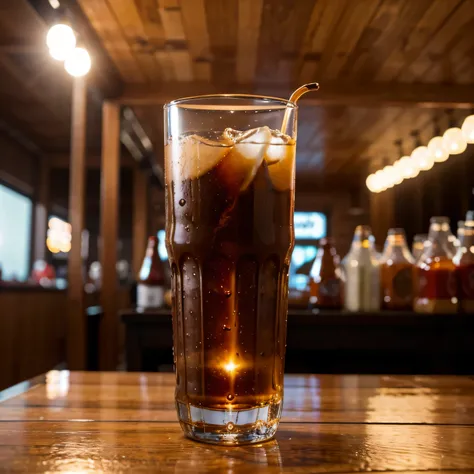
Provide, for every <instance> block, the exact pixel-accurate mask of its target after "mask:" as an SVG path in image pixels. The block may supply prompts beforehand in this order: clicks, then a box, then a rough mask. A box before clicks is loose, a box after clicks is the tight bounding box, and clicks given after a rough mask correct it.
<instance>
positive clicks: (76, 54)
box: [64, 48, 91, 77]
mask: <svg viewBox="0 0 474 474" xmlns="http://www.w3.org/2000/svg"><path fill="white" fill-rule="evenodd" d="M64 68H65V69H66V71H67V72H68V73H69V74H71V76H74V77H81V76H85V75H86V74H87V73H88V72H89V71H90V69H91V57H90V56H89V53H88V52H87V50H86V49H84V48H76V49H74V51H73V52H72V53H71V54H70V55H69V56H68V57H67V58H66V61H65V62H64Z"/></svg>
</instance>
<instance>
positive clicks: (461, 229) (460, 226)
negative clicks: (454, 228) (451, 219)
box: [456, 221, 465, 247]
mask: <svg viewBox="0 0 474 474" xmlns="http://www.w3.org/2000/svg"><path fill="white" fill-rule="evenodd" d="M464 224H465V221H458V232H457V235H456V237H457V239H458V247H459V245H461V240H462V238H463V235H464Z"/></svg>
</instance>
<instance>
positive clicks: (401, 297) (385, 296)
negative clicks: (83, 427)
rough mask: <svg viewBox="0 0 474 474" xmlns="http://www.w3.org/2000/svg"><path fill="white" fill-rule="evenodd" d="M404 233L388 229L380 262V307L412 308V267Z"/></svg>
mask: <svg viewBox="0 0 474 474" xmlns="http://www.w3.org/2000/svg"><path fill="white" fill-rule="evenodd" d="M414 263H415V259H414V258H413V256H412V254H411V253H410V251H409V250H408V246H407V242H406V238H405V231H404V230H403V229H389V231H388V235H387V239H386V240H385V246H384V250H383V254H382V258H381V261H380V277H381V285H382V307H383V308H384V309H391V310H410V309H411V308H412V306H413V265H414Z"/></svg>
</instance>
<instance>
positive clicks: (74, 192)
mask: <svg viewBox="0 0 474 474" xmlns="http://www.w3.org/2000/svg"><path fill="white" fill-rule="evenodd" d="M86 108H87V83H86V79H85V78H83V77H80V78H75V79H74V82H73V93H72V128H71V162H70V168H69V221H70V223H71V228H72V231H71V236H72V241H71V250H70V252H69V259H68V279H69V282H68V297H69V301H68V324H67V363H68V368H69V369H70V370H83V369H85V366H86V316H85V303H84V277H83V262H82V255H81V237H82V230H83V228H84V217H85V165H86V160H85V153H86V125H87V123H86V120H87V117H86Z"/></svg>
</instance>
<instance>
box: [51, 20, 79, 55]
mask: <svg viewBox="0 0 474 474" xmlns="http://www.w3.org/2000/svg"><path fill="white" fill-rule="evenodd" d="M46 45H47V46H48V48H49V54H51V56H52V57H53V58H54V59H57V60H58V61H64V60H65V59H66V58H67V57H68V56H69V54H71V52H72V51H73V50H74V48H75V47H76V35H75V34H74V31H73V30H72V28H71V27H70V26H69V25H66V24H64V23H59V24H57V25H54V26H52V27H51V28H50V29H49V31H48V34H47V35H46Z"/></svg>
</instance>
